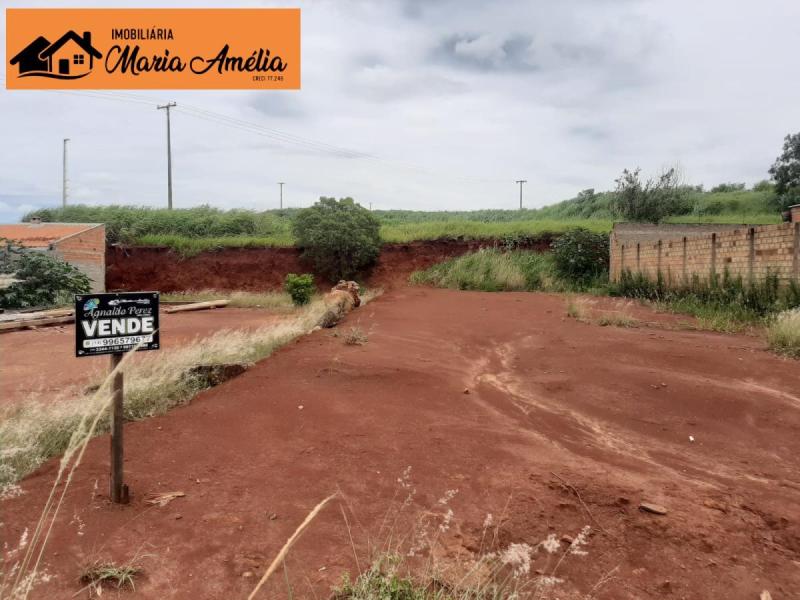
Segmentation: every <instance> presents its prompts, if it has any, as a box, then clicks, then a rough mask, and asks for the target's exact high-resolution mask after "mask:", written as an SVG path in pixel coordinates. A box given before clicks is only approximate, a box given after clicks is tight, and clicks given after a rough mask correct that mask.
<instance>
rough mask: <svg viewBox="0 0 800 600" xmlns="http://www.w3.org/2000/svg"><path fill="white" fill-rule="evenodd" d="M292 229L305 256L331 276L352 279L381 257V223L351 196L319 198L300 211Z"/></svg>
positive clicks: (331, 278) (335, 278) (326, 275)
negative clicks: (309, 206) (313, 203)
mask: <svg viewBox="0 0 800 600" xmlns="http://www.w3.org/2000/svg"><path fill="white" fill-rule="evenodd" d="M292 230H293V233H294V236H295V239H296V240H297V245H298V246H299V247H300V248H302V250H303V258H304V259H306V260H308V261H310V262H311V263H312V264H313V265H314V268H315V269H316V271H317V272H318V273H319V274H321V275H323V276H325V277H327V278H328V279H330V280H331V281H336V280H339V279H352V278H353V277H354V276H355V275H356V273H358V272H359V271H361V270H362V269H364V268H366V267H369V266H370V265H372V263H374V262H375V259H376V258H378V254H379V253H380V249H381V239H380V223H379V222H378V220H377V219H376V218H375V217H374V216H373V215H372V214H371V213H370V211H368V210H367V209H365V208H363V207H361V206H359V205H358V204H356V203H355V202H354V201H353V199H352V198H342V199H341V200H336V199H335V198H324V197H323V198H320V199H319V202H317V203H316V204H315V205H314V206H312V207H311V208H306V209H304V210H302V211H300V213H299V214H298V215H297V218H296V219H295V221H294V224H293V226H292Z"/></svg>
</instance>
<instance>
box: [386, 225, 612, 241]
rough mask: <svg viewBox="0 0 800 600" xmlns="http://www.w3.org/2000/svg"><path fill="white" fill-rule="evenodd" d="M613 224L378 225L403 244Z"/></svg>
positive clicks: (598, 229)
mask: <svg viewBox="0 0 800 600" xmlns="http://www.w3.org/2000/svg"><path fill="white" fill-rule="evenodd" d="M612 225H613V223H612V221H610V220H606V219H604V220H598V219H568V220H563V221H557V220H553V219H530V220H525V221H496V222H488V223H487V222H480V221H469V220H451V221H427V222H412V223H402V224H391V225H382V226H381V239H382V240H383V241H384V242H395V243H406V242H412V241H416V240H438V239H459V238H463V239H476V240H477V239H502V238H515V237H521V236H537V235H542V236H544V235H546V234H558V233H563V232H564V231H566V230H567V229H572V228H575V227H584V228H586V229H590V230H591V231H595V232H599V233H607V232H610V231H611V227H612Z"/></svg>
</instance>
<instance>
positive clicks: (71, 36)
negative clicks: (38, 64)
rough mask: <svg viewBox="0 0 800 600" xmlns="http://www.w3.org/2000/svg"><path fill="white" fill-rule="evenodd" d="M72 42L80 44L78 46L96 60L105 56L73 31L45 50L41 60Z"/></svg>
mask: <svg viewBox="0 0 800 600" xmlns="http://www.w3.org/2000/svg"><path fill="white" fill-rule="evenodd" d="M70 40H72V41H73V42H75V43H76V44H78V46H80V47H81V48H83V50H84V51H85V52H88V53H89V54H91V55H92V56H94V57H95V58H102V56H103V55H102V54H100V52H99V51H98V50H97V49H96V48H95V47H94V46H92V45H91V44H89V43H87V42H86V40H85V39H83V38H82V37H81V36H79V35H78V34H77V33H75V32H74V31H72V30H70V31H68V32H67V33H65V34H64V35H62V36H61V37H60V38H58V39H57V40H56V41H55V42H53V43H52V45H51V46H50V47H49V48H47V49H46V50H44V51H43V52H42V53H41V54H40V55H39V56H40V57H41V58H48V57H49V56H51V55H52V54H53V53H54V52H57V51H58V50H59V49H60V48H61V46H63V45H64V44H66V43H67V42H68V41H70Z"/></svg>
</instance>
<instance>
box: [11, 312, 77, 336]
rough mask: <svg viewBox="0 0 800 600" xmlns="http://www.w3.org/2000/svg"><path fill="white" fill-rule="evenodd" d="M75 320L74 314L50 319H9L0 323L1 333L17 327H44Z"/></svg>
mask: <svg viewBox="0 0 800 600" xmlns="http://www.w3.org/2000/svg"><path fill="white" fill-rule="evenodd" d="M74 321H75V316H74V315H69V316H65V317H50V318H49V319H30V320H25V321H8V322H6V323H0V333H2V332H4V331H15V330H17V329H28V328H33V327H42V326H45V325H60V324H62V323H72V322H74Z"/></svg>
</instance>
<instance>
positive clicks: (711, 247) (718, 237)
mask: <svg viewBox="0 0 800 600" xmlns="http://www.w3.org/2000/svg"><path fill="white" fill-rule="evenodd" d="M798 213H800V211H798ZM798 216H800V215H798ZM623 270H629V271H631V272H633V273H636V272H640V273H642V274H644V275H646V276H647V277H648V278H649V279H652V280H655V279H656V278H657V277H658V273H659V272H660V273H661V276H662V277H663V278H664V280H665V281H666V282H667V285H681V284H683V283H684V282H688V281H691V280H692V279H693V277H695V276H697V277H699V278H700V279H701V280H703V281H707V280H708V279H710V278H711V277H712V276H714V275H717V276H722V275H723V274H724V273H725V272H726V271H727V272H728V273H729V274H730V275H731V276H733V277H738V276H741V277H742V279H743V280H744V281H760V280H763V279H764V277H765V276H766V275H767V273H772V274H775V275H777V276H778V277H779V278H780V279H781V280H782V281H784V282H787V281H789V280H792V279H794V280H795V281H800V219H795V220H794V221H793V222H791V223H780V224H778V225H753V226H748V225H737V226H719V228H714V227H709V226H707V225H703V226H697V227H692V226H690V225H682V226H649V227H648V226H637V227H631V226H629V225H627V224H618V225H617V226H615V227H614V230H613V231H612V233H611V264H610V273H611V279H612V281H616V280H618V279H619V276H620V273H622V271H623Z"/></svg>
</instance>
